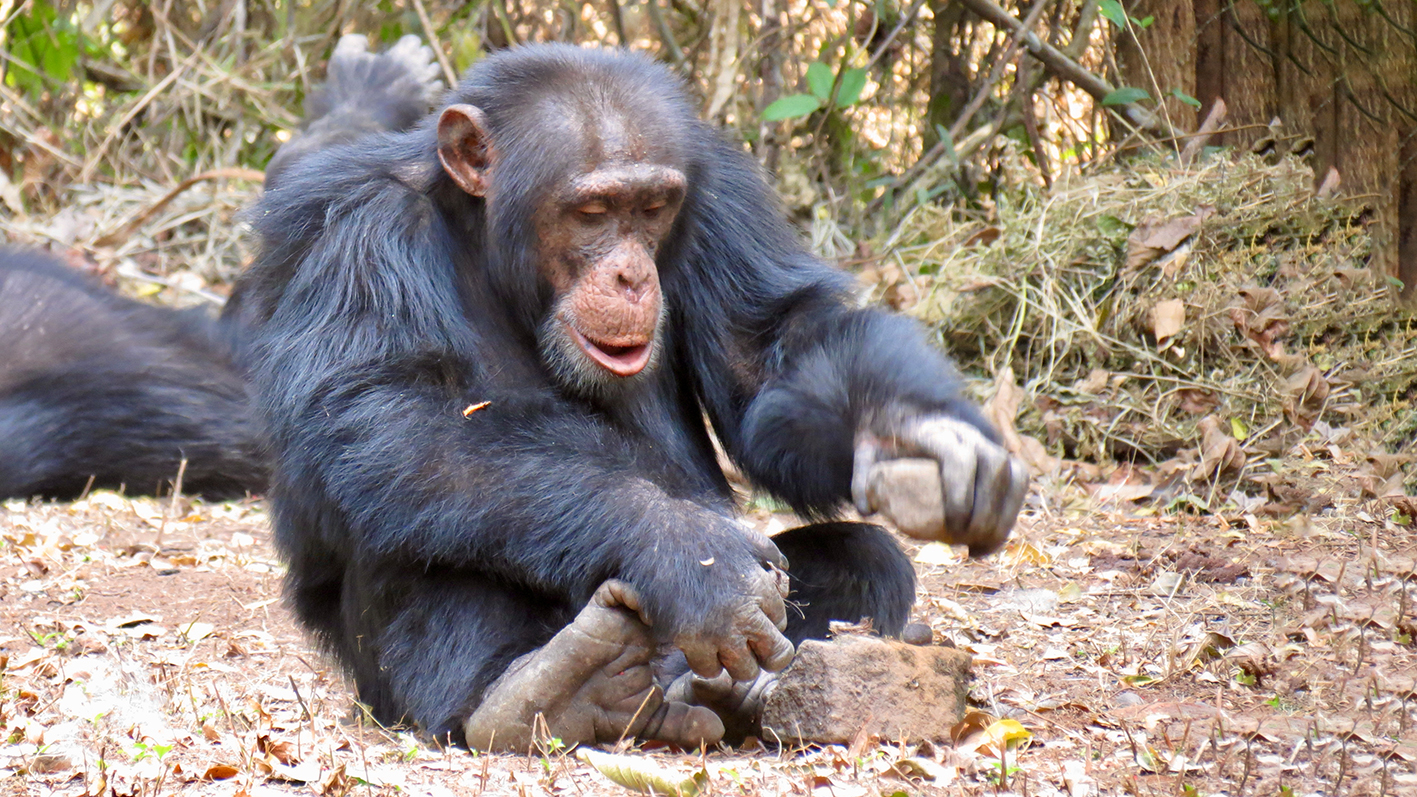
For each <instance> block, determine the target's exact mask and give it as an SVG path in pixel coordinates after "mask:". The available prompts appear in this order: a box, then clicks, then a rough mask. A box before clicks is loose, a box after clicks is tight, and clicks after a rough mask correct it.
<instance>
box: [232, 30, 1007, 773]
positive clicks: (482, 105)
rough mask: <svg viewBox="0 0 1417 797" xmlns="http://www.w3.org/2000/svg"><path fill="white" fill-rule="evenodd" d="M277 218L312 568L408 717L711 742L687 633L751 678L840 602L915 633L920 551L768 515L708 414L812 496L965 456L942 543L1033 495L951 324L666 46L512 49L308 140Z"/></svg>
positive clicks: (285, 525) (791, 489)
mask: <svg viewBox="0 0 1417 797" xmlns="http://www.w3.org/2000/svg"><path fill="white" fill-rule="evenodd" d="M253 224H254V226H255V228H256V231H257V233H258V236H259V239H260V246H261V253H260V254H259V255H258V257H257V259H256V261H255V262H254V263H253V264H252V266H251V267H250V268H249V269H248V271H247V272H246V273H245V274H244V275H243V277H242V279H241V280H240V282H239V284H238V290H237V293H238V296H239V304H240V305H241V307H242V310H241V312H242V313H243V314H245V315H246V317H248V318H250V319H252V325H253V329H254V330H255V331H254V333H253V334H252V343H253V345H252V347H251V348H250V349H249V350H248V351H247V353H246V359H245V362H246V363H247V364H248V366H249V368H250V369H251V373H252V378H253V384H254V386H255V390H256V394H257V400H258V403H259V407H260V410H261V413H262V416H263V418H264V419H265V421H266V423H267V425H268V432H269V435H270V439H271V445H272V450H273V458H274V459H273V478H272V487H271V498H272V508H273V515H274V523H275V532H276V540H277V544H278V546H279V547H280V549H281V551H282V553H283V555H284V557H285V558H286V560H287V561H288V563H289V575H288V581H287V587H288V591H289V594H290V595H291V597H292V598H293V603H294V606H295V609H296V610H297V613H298V616H299V618H300V619H301V620H302V621H303V623H304V624H305V625H306V626H308V627H309V628H311V629H313V630H314V631H315V632H316V633H317V634H318V635H319V636H320V638H321V639H322V640H323V642H324V643H325V644H326V645H327V646H328V647H329V648H330V649H331V650H332V651H333V652H334V653H335V654H336V655H337V656H338V658H339V659H340V660H341V661H342V662H343V663H344V664H345V665H346V666H347V667H348V668H349V669H350V671H351V672H352V674H353V677H354V679H355V681H356V685H357V688H358V692H359V697H360V699H361V700H363V701H365V702H367V703H368V704H370V705H371V706H372V708H373V711H374V713H375V716H376V717H377V718H379V719H380V720H383V721H397V720H400V719H411V720H413V721H415V722H417V723H418V724H420V725H421V726H423V727H424V728H426V729H428V730H430V731H432V732H433V733H434V734H435V735H438V736H440V737H441V736H443V735H444V734H447V735H448V736H451V737H453V738H455V739H458V738H465V740H466V742H467V743H468V744H470V745H472V746H474V747H482V748H496V749H521V750H526V749H527V745H528V744H530V743H531V742H532V741H534V740H535V738H537V734H538V733H546V734H550V735H551V736H555V737H559V738H560V739H561V740H562V741H563V742H566V743H575V742H595V741H606V740H610V741H614V740H616V739H618V738H620V737H622V736H624V735H627V734H628V735H638V736H640V737H642V738H649V739H663V740H668V741H672V742H677V743H680V744H689V745H693V744H697V743H699V742H712V741H714V740H716V739H717V738H718V736H719V734H721V733H722V728H723V726H722V725H721V724H720V719H719V717H717V716H716V715H715V714H714V713H713V712H712V711H710V710H707V709H705V708H704V707H702V706H691V705H688V704H686V703H684V702H679V701H676V700H668V701H666V700H665V699H664V697H663V693H662V691H661V690H662V688H663V687H664V686H665V684H664V683H663V682H662V681H658V682H657V681H656V679H655V675H654V672H653V671H652V670H653V667H652V663H653V660H654V657H655V655H656V652H657V651H658V650H660V649H661V648H664V647H669V646H672V648H674V649H677V651H678V652H679V653H681V654H682V656H683V660H684V661H685V663H686V665H687V667H689V668H691V669H692V671H693V673H695V674H697V675H698V676H700V677H703V678H713V677H715V676H717V675H719V674H720V673H721V671H724V670H726V671H727V673H728V674H729V676H730V677H731V678H732V679H733V680H735V681H737V682H739V683H748V682H751V681H753V680H754V679H755V678H756V677H757V676H758V675H759V674H760V672H761V671H762V670H767V671H775V670H778V669H780V668H781V667H783V666H785V665H786V664H787V663H788V661H789V659H790V657H791V655H792V651H793V648H792V643H791V641H790V640H791V639H793V638H801V637H802V636H804V635H806V634H808V633H820V629H821V628H822V627H823V626H824V625H825V620H827V619H843V620H858V619H860V618H861V617H863V616H869V617H872V618H873V620H875V621H876V627H877V628H878V629H880V630H882V631H884V632H886V633H893V632H898V631H899V629H900V627H901V624H903V623H904V621H905V617H906V614H907V612H908V610H909V607H910V605H911V603H912V602H913V598H914V594H913V593H914V590H913V583H914V581H913V578H914V576H913V572H912V570H911V566H910V562H909V561H908V559H906V557H905V556H904V555H903V554H902V552H901V551H900V550H899V548H898V547H897V546H896V544H895V542H894V541H893V540H892V539H891V538H890V537H889V536H888V535H887V534H886V532H885V531H884V530H883V529H881V528H879V527H876V526H870V525H866V524H842V523H826V524H823V523H819V524H817V525H811V526H805V527H803V528H800V529H795V530H793V531H790V532H787V533H786V534H783V535H780V536H778V537H776V538H774V539H771V540H770V539H768V538H767V537H765V536H762V535H761V534H758V533H756V532H753V531H750V530H748V529H747V528H746V527H745V526H744V525H742V524H741V523H740V521H738V520H737V519H735V516H734V504H733V499H732V494H731V491H730V489H729V485H728V483H727V481H726V479H725V477H724V474H723V472H722V470H721V469H720V466H719V464H718V461H717V459H716V456H715V451H714V447H713V445H712V443H711V439H710V435H709V431H708V429H707V428H706V425H705V422H704V419H705V418H707V420H708V423H709V424H711V426H712V429H713V432H714V433H715V434H716V435H717V436H718V438H719V440H720V441H721V442H722V444H723V447H724V449H725V450H726V452H727V453H728V455H729V456H730V457H731V458H732V459H733V460H734V461H735V462H736V463H737V464H738V466H739V467H740V468H741V470H742V472H743V473H744V474H746V476H747V477H748V478H750V479H751V480H752V481H753V482H754V483H755V484H756V485H758V486H760V487H762V488H765V489H767V490H769V491H771V492H772V493H773V494H775V495H777V496H779V497H781V498H782V499H784V500H786V501H787V502H788V503H790V504H791V505H792V506H793V507H794V508H795V509H796V510H798V511H799V512H800V513H802V514H803V515H805V516H807V517H809V518H812V519H817V520H826V519H829V518H832V517H834V516H836V515H837V514H838V513H839V511H840V510H841V509H843V508H844V507H845V506H847V505H849V504H850V503H851V502H852V499H853V495H854V494H855V495H857V496H861V497H862V500H863V501H864V502H865V503H866V504H867V505H865V506H862V507H861V509H863V510H866V511H870V510H872V509H874V508H875V507H873V506H871V505H870V504H869V501H870V499H869V495H870V491H868V490H862V489H859V488H860V483H861V482H862V480H863V479H865V478H866V477H867V475H868V474H870V473H873V472H874V471H873V470H872V468H873V466H874V465H875V463H877V462H878V461H881V460H889V459H891V458H894V457H916V458H918V457H922V456H924V457H929V458H933V459H935V460H936V461H937V462H938V464H939V476H940V485H939V490H940V492H941V499H942V501H943V508H944V516H945V519H946V528H945V531H944V532H943V533H942V535H941V536H942V537H943V538H944V539H947V540H949V541H952V542H961V543H964V544H967V545H969V546H970V550H971V552H972V553H975V554H984V553H987V552H989V551H992V550H994V549H995V548H997V547H998V546H999V545H1001V544H1002V543H1003V541H1004V539H1005V538H1006V537H1007V535H1008V532H1009V529H1010V527H1011V526H1012V525H1013V522H1014V519H1015V516H1016V514H1017V512H1018V509H1019V507H1020V505H1021V503H1022V500H1023V495H1024V491H1025V489H1026V485H1027V476H1026V474H1025V472H1024V471H1023V469H1022V467H1021V465H1019V463H1018V462H1017V461H1015V460H1013V459H1011V458H1010V457H1009V456H1008V455H1007V454H1006V452H1005V451H1004V449H1002V448H1001V447H1000V446H999V445H998V443H997V437H996V434H995V432H994V431H992V430H991V429H990V428H989V426H988V425H987V423H986V422H985V421H984V420H983V418H982V417H981V415H980V413H979V411H978V410H977V409H976V408H975V407H974V406H973V405H972V404H970V402H969V401H967V400H966V399H965V398H964V397H962V396H961V394H960V380H959V378H958V376H957V375H956V372H955V371H954V369H953V368H952V366H951V365H950V363H949V362H948V360H946V358H945V357H943V356H942V355H941V354H940V353H939V352H938V351H937V350H936V349H935V347H934V346H932V345H931V344H930V343H929V342H928V341H927V338H926V335H925V334H924V332H923V330H922V329H921V328H920V327H919V326H918V325H917V324H915V323H913V322H911V321H909V320H906V319H904V318H900V317H895V316H891V315H889V314H886V313H883V312H880V311H878V310H874V309H858V308H857V307H855V306H854V303H853V300H852V286H851V282H850V280H849V279H848V278H847V277H846V276H845V275H843V274H841V273H839V272H838V271H836V270H834V269H831V268H828V267H827V266H825V265H823V264H822V263H820V262H819V261H817V260H816V259H815V258H813V257H812V256H810V255H809V254H808V253H807V252H806V251H805V250H804V248H803V246H802V244H801V243H800V242H799V240H798V236H797V234H796V233H795V232H794V230H793V229H792V228H791V227H790V226H789V224H788V223H787V222H786V221H785V218H784V215H783V213H782V212H781V210H780V209H779V207H778V204H777V202H776V201H775V198H774V197H773V195H772V193H771V191H770V189H769V188H768V186H767V185H766V182H765V181H764V179H763V177H762V175H761V174H760V172H759V170H758V168H757V166H756V164H755V163H754V162H753V161H752V160H751V159H750V158H749V157H748V156H747V155H746V154H745V153H744V152H743V151H742V150H741V148H740V147H738V146H735V145H734V144H732V143H729V142H727V141H725V140H724V139H723V138H721V137H720V135H719V134H718V133H717V132H716V131H714V130H713V129H711V128H709V127H708V126H706V125H705V124H703V123H702V122H700V121H699V120H698V119H697V118H696V117H695V114H694V113H693V111H692V109H691V107H690V105H689V102H688V101H687V99H686V98H685V95H684V91H683V88H682V86H681V85H680V83H679V81H677V80H676V79H675V78H674V77H672V76H671V75H670V73H669V72H668V71H667V70H665V69H664V68H662V67H661V66H659V65H657V64H655V63H654V62H653V61H651V60H649V59H647V58H645V57H642V56H639V55H634V54H625V53H616V52H608V51H596V50H585V49H577V48H574V47H571V46H566V45H538V46H527V47H522V48H519V49H513V50H509V51H504V52H502V53H499V54H497V55H494V56H491V57H489V58H487V59H485V60H483V61H482V62H480V63H479V64H477V65H476V66H475V67H474V68H473V69H472V70H471V71H470V73H469V74H468V75H467V76H466V78H465V79H464V80H463V82H462V84H461V86H460V87H459V88H457V89H456V90H455V91H453V92H452V93H451V96H450V98H449V99H448V101H447V104H446V106H445V107H443V108H442V109H441V111H440V112H439V113H437V114H435V115H433V116H432V117H430V118H429V119H428V120H427V121H426V122H424V123H421V124H419V125H417V126H416V127H414V128H413V129H411V130H409V131H407V132H404V133H399V134H389V135H378V136H372V137H368V138H365V139H363V140H361V141H360V142H358V143H355V144H352V145H350V146H348V147H341V148H334V149H328V150H325V151H322V152H318V153H314V154H311V155H309V156H308V157H305V158H303V159H301V160H300V161H299V162H297V163H295V164H293V165H291V166H290V167H289V169H288V170H287V171H286V173H285V174H284V176H283V177H282V181H281V183H280V184H279V185H277V186H276V187H274V188H273V189H272V190H270V191H268V192H267V193H266V194H265V196H264V197H263V198H262V200H261V202H260V203H259V205H258V206H257V207H256V209H255V212H254V214H253ZM853 481H855V482H857V485H856V486H857V488H858V489H857V490H856V491H855V492H853ZM784 553H785V554H786V556H785V557H784V555H783V554H784ZM799 563H800V566H799ZM784 568H787V574H784V572H783V569H784ZM789 580H790V581H789ZM789 583H791V584H792V585H793V586H795V587H796V588H797V589H798V591H799V596H804V595H805V596H809V598H808V600H805V601H804V600H800V599H795V600H796V603H795V604H794V605H791V606H788V605H785V604H784V597H785V596H786V595H787V588H788V585H789ZM783 629H785V631H786V635H784V633H783Z"/></svg>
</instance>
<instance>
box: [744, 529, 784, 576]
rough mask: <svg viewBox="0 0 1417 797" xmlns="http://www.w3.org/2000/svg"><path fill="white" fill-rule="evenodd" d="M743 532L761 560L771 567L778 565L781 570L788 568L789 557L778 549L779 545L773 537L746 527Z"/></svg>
mask: <svg viewBox="0 0 1417 797" xmlns="http://www.w3.org/2000/svg"><path fill="white" fill-rule="evenodd" d="M743 534H744V535H746V536H747V538H748V542H749V544H750V545H751V546H752V548H753V552H754V553H755V554H757V557H758V561H759V562H761V563H762V564H765V565H768V566H770V567H776V568H778V569H779V570H786V569H787V557H786V556H783V555H782V551H779V550H778V549H777V545H776V544H775V543H774V542H773V541H772V537H769V536H768V535H766V534H763V533H762V532H759V531H755V530H751V529H744V530H743Z"/></svg>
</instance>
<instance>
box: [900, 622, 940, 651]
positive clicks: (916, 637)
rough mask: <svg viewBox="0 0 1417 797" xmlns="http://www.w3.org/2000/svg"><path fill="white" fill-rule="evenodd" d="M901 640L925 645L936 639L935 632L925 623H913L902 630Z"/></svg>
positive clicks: (909, 643) (906, 642)
mask: <svg viewBox="0 0 1417 797" xmlns="http://www.w3.org/2000/svg"><path fill="white" fill-rule="evenodd" d="M900 641H902V642H904V643H905V644H907V645H920V646H922V647H923V646H925V645H928V644H930V643H932V642H934V641H935V632H934V631H931V630H930V626H928V625H925V624H924V623H911V624H910V625H907V626H906V627H905V628H904V629H903V630H902V631H901V632H900Z"/></svg>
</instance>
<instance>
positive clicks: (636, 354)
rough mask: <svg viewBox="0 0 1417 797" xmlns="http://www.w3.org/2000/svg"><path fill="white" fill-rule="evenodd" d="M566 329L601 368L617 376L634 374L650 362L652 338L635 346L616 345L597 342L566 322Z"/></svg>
mask: <svg viewBox="0 0 1417 797" xmlns="http://www.w3.org/2000/svg"><path fill="white" fill-rule="evenodd" d="M566 329H567V330H569V331H570V333H571V337H572V338H574V339H575V341H576V345H577V346H580V347H581V351H583V352H585V353H586V355H587V356H589V357H590V358H591V359H592V360H594V361H595V363H596V364H597V365H599V366H600V367H601V368H604V369H605V370H607V371H609V372H610V373H612V374H615V375H616V376H634V375H635V374H637V373H639V372H640V371H643V370H644V368H645V366H646V365H648V364H649V355H650V346H651V344H652V343H653V341H652V340H649V341H646V342H644V343H638V344H635V345H633V346H614V345H611V344H608V343H597V342H595V341H593V340H591V339H590V338H588V337H586V336H585V335H583V334H581V331H580V330H579V329H576V328H575V327H574V326H572V325H570V324H566Z"/></svg>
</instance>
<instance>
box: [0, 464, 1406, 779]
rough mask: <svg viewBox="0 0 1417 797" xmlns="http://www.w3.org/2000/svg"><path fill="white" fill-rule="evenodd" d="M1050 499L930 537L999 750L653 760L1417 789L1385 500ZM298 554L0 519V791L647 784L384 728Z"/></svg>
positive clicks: (950, 627) (738, 771) (829, 750)
mask: <svg viewBox="0 0 1417 797" xmlns="http://www.w3.org/2000/svg"><path fill="white" fill-rule="evenodd" d="M1040 495H1046V496H1047V498H1046V500H1042V499H1039V500H1035V501H1034V502H1033V504H1032V506H1031V508H1030V509H1029V510H1028V511H1027V512H1026V517H1025V518H1024V520H1023V521H1022V524H1021V528H1020V530H1019V533H1018V535H1017V537H1018V540H1017V542H1016V543H1015V544H1011V545H1010V547H1009V548H1008V550H1007V551H1005V552H1004V553H1003V554H1001V555H999V556H996V557H993V558H991V559H988V560H985V561H978V562H971V561H965V560H962V559H961V558H960V556H959V555H958V553H956V552H955V551H953V550H951V549H947V548H943V547H941V546H933V545H932V546H926V547H923V548H921V547H911V551H912V553H913V554H914V555H915V556H916V561H917V562H918V570H919V572H920V575H921V589H920V600H919V604H918V609H917V615H918V619H920V620H922V621H923V622H926V623H928V624H929V625H930V626H931V627H932V628H933V629H934V632H935V637H936V641H937V642H939V643H949V644H954V645H956V646H958V647H961V648H965V649H967V650H969V651H971V652H972V653H973V654H974V655H975V666H974V673H975V681H974V684H973V689H972V702H973V703H974V706H973V708H975V709H977V711H979V712H981V714H979V715H977V716H975V717H974V718H973V722H974V727H984V726H987V725H988V724H989V723H990V722H991V721H992V720H994V719H1013V720H1016V721H1018V722H1019V723H1021V724H1022V726H1023V727H1024V728H1025V729H1026V730H1027V731H1028V733H1029V734H1031V737H1030V738H1029V739H1027V740H1023V741H1016V742H1013V743H1011V744H1010V745H1009V749H1007V750H1006V751H1005V754H1004V756H1003V761H1002V763H1001V762H1000V760H999V758H998V752H999V751H998V750H997V749H996V747H991V746H990V745H988V744H985V745H983V746H981V745H980V744H979V736H978V735H977V734H976V735H974V736H973V737H970V736H967V735H966V736H965V737H964V738H960V739H958V740H957V743H950V742H942V743H939V744H934V745H930V744H927V745H923V746H913V745H902V744H898V743H896V742H895V741H894V740H890V739H876V738H858V739H857V740H856V741H855V742H854V743H853V744H851V745H850V746H848V747H840V746H835V747H826V748H808V749H786V750H775V749H769V748H765V747H762V746H750V747H748V748H746V749H742V750H736V751H733V750H713V751H708V752H707V753H700V754H684V753H677V752H674V751H669V750H665V749H643V748H639V749H633V750H630V751H628V752H630V754H631V755H632V756H633V757H634V760H635V762H636V765H642V766H644V767H650V768H660V769H662V770H663V771H665V772H667V773H668V778H667V779H668V780H671V781H678V780H681V779H683V778H685V777H688V776H690V775H692V774H693V773H695V772H698V771H700V770H706V773H707V777H706V781H705V782H704V786H705V788H704V790H703V793H709V794H725V795H726V794H747V795H757V794H763V795H777V794H799V795H812V796H813V797H830V796H832V795H836V796H838V797H845V796H847V795H867V794H869V795H895V794H897V793H904V794H908V795H909V794H931V793H942V794H1001V793H1013V794H1024V795H1035V794H1037V795H1048V794H1069V795H1073V796H1074V797H1082V795H1089V794H1136V795H1152V794H1155V795H1173V794H1217V793H1225V794H1256V795H1301V794H1325V795H1332V794H1354V795H1404V794H1405V795H1412V794H1417V731H1414V727H1417V683H1414V675H1417V646H1414V639H1417V608H1415V607H1414V604H1417V565H1414V556H1417V537H1414V534H1413V531H1412V527H1411V526H1410V525H1402V524H1401V523H1400V522H1398V521H1403V522H1405V518H1402V517H1401V516H1396V515H1395V514H1394V510H1393V509H1392V508H1391V507H1390V506H1388V505H1385V504H1383V505H1378V504H1353V505H1349V506H1346V507H1344V508H1342V509H1334V510H1329V511H1326V512H1324V513H1322V514H1319V515H1316V516H1312V517H1307V518H1303V517H1302V516H1301V519H1298V520H1269V519H1265V518H1262V517H1256V516H1253V515H1251V516H1248V518H1247V519H1243V520H1240V521H1238V522H1235V523H1230V522H1227V521H1224V520H1221V519H1218V518H1213V517H1192V516H1186V515H1155V514H1148V512H1147V510H1137V509H1135V508H1132V507H1129V506H1124V507H1117V506H1108V505H1100V504H1098V503H1097V502H1096V501H1095V500H1094V499H1093V498H1091V497H1089V496H1087V495H1086V494H1084V493H1083V492H1082V491H1078V490H1075V489H1074V488H1067V487H1059V486H1049V485H1045V486H1044V487H1043V488H1041V492H1040ZM1395 517H1396V520H1394V518H1395ZM754 519H755V520H756V521H757V522H758V523H760V524H762V525H763V526H764V527H765V528H767V529H768V530H769V531H771V530H773V529H776V528H780V527H781V526H782V525H784V524H787V523H791V522H793V521H792V520H791V518H786V517H779V516H772V515H769V514H767V513H766V512H759V513H757V514H756V515H755V516H754ZM281 569H282V568H281V565H280V563H279V562H278V560H277V559H276V556H275V554H274V552H273V550H272V548H271V545H270V532H269V527H268V524H267V519H266V516H265V512H264V508H263V505H262V504H261V503H260V502H246V503H228V504H204V503H201V502H186V501H178V502H176V503H175V504H174V503H173V502H170V501H166V500H162V501H155V500H152V499H141V498H140V499H131V500H130V499H127V498H123V497H120V496H117V495H113V494H108V493H100V494H96V495H94V496H91V497H90V498H88V499H87V500H84V501H79V502H76V503H73V504H40V505H35V504H29V505H27V504H24V503H22V502H11V503H8V504H6V505H4V507H3V508H0V795H11V794H14V795H21V794H23V795H40V794H44V795H49V794H56V795H83V794H91V795H98V794H112V795H158V794H165V793H183V794H203V795H206V794H210V795H223V796H226V795H235V796H237V797H256V796H259V795H264V794H270V795H275V794H310V793H317V794H326V795H343V794H347V793H348V794H375V793H378V794H420V795H422V794H429V795H444V794H482V793H486V794H527V795H539V794H558V795H560V794H573V795H602V794H603V795H615V794H626V793H628V792H627V791H626V789H625V788H624V787H622V786H619V785H616V784H615V783H613V782H612V781H611V780H609V779H608V778H607V777H606V776H605V775H604V774H602V773H601V772H600V771H597V770H596V769H595V768H593V767H592V766H590V765H588V764H586V763H584V762H583V761H581V760H579V759H578V758H577V757H576V756H575V755H574V754H573V753H572V752H570V751H556V752H552V753H549V754H545V755H531V756H512V755H497V756H486V755H483V756H478V755H472V754H469V753H467V752H466V751H461V750H456V749H445V748H442V747H439V746H438V745H437V744H436V742H435V741H434V740H431V739H427V738H421V737H419V736H418V735H416V734H413V733H409V732H406V731H395V730H386V729H381V728H379V727H377V726H375V725H374V724H373V723H372V722H370V721H369V720H368V719H367V717H365V716H364V715H363V714H362V712H361V711H360V710H359V709H358V707H357V706H356V705H355V704H354V702H353V700H352V699H351V696H350V690H349V688H348V685H347V683H346V682H345V680H344V678H343V676H342V675H341V674H340V673H339V672H338V670H337V669H334V668H332V667H331V665H330V663H329V662H328V660H326V659H325V658H323V657H322V656H321V655H320V654H319V652H318V651H316V650H315V649H314V648H312V646H311V644H310V643H309V641H308V640H307V639H305V638H304V636H303V635H302V634H301V632H300V630H299V628H297V627H296V626H295V624H294V622H293V621H292V619H291V617H290V615H289V614H288V612H287V611H286V610H285V608H284V607H283V606H282V604H281V601H280V580H281ZM985 715H987V716H985ZM954 730H955V732H956V733H955V735H956V736H959V735H960V734H961V733H963V732H964V731H966V730H967V729H966V728H956V729H954ZM949 731H950V729H944V730H943V734H944V735H945V736H946V737H947V738H949V737H950V733H949Z"/></svg>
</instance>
